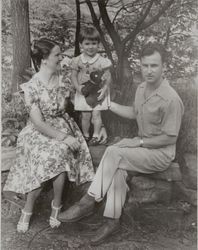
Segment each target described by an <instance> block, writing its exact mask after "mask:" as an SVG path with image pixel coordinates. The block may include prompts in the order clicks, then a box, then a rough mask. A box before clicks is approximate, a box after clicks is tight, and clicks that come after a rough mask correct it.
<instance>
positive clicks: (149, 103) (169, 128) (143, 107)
mask: <svg viewBox="0 0 198 250" xmlns="http://www.w3.org/2000/svg"><path fill="white" fill-rule="evenodd" d="M145 88H146V82H143V83H142V84H140V85H139V86H138V88H137V91H136V96H135V114H136V119H137V123H138V128H139V131H138V135H139V136H140V137H153V136H159V135H163V134H166V135H170V136H178V133H179V129H180V125H181V119H182V115H183V113H184V106H183V103H182V100H181V98H180V97H179V95H178V94H177V93H176V91H175V90H174V89H173V88H172V87H171V86H170V85H169V83H168V81H167V80H166V79H164V80H163V81H162V83H161V84H160V86H159V87H158V88H157V89H156V90H155V91H154V92H153V93H152V94H151V95H150V96H149V97H148V98H145V95H144V94H145ZM171 146H174V147H171V148H172V149H173V150H174V151H175V145H171ZM168 147H169V146H168ZM171 151H172V150H171Z"/></svg>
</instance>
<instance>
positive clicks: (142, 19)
mask: <svg viewBox="0 0 198 250" xmlns="http://www.w3.org/2000/svg"><path fill="white" fill-rule="evenodd" d="M154 1H155V0H151V1H150V2H149V4H148V7H147V8H146V10H145V12H144V14H143V15H142V17H141V18H140V20H139V21H138V22H137V24H136V27H135V28H134V30H133V31H132V32H131V33H130V34H129V35H128V36H126V37H125V39H124V40H123V41H122V42H123V44H126V43H127V42H128V41H129V40H131V39H132V38H133V37H134V36H135V35H136V34H138V33H139V30H140V27H141V25H142V23H143V22H144V20H145V19H146V17H147V16H148V14H149V12H150V10H151V7H152V5H153V2H154Z"/></svg>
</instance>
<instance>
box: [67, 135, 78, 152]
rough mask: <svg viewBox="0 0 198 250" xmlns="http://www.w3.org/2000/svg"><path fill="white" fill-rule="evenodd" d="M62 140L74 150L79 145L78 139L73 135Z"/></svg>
mask: <svg viewBox="0 0 198 250" xmlns="http://www.w3.org/2000/svg"><path fill="white" fill-rule="evenodd" d="M64 142H65V143H66V144H67V145H68V146H69V147H70V148H71V150H72V151H76V150H78V149H79V147H80V143H79V142H78V140H77V139H76V138H75V137H73V136H68V137H67V138H66V139H65V140H64Z"/></svg>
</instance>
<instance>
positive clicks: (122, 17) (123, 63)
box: [2, 0, 198, 156]
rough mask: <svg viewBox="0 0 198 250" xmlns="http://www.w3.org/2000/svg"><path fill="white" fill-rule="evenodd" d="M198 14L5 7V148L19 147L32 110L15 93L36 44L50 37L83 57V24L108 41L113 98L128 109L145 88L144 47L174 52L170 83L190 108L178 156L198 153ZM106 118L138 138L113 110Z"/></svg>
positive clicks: (115, 130)
mask: <svg viewBox="0 0 198 250" xmlns="http://www.w3.org/2000/svg"><path fill="white" fill-rule="evenodd" d="M196 10H197V1H196V0H70V1H66V0H42V1H40V0H17V1H10V0H3V1H2V119H3V121H5V122H3V136H4V140H3V145H4V146H9V145H11V146H12V145H15V144H16V138H17V133H18V131H20V129H21V128H22V127H23V126H24V124H25V119H26V115H25V110H24V108H23V106H22V105H21V99H20V98H19V96H18V95H17V94H14V93H15V92H16V91H17V90H18V89H19V85H20V84H21V83H22V82H24V81H25V78H24V74H25V70H26V69H28V68H29V67H30V65H31V61H30V48H31V41H33V40H34V39H38V38H40V37H43V36H44V37H48V38H51V39H54V40H56V41H57V42H59V43H60V45H61V48H62V50H63V51H65V53H66V54H67V55H68V56H70V57H72V56H76V55H78V54H79V53H80V48H79V32H80V29H81V27H82V25H84V24H93V25H94V26H95V27H96V28H97V30H98V31H99V33H100V37H101V44H102V46H101V49H100V53H102V54H104V55H106V56H108V58H109V59H110V60H111V61H112V63H113V69H112V77H113V83H112V87H111V92H112V93H113V94H112V97H113V98H114V99H115V100H116V101H117V102H119V103H122V104H127V105H128V104H131V103H132V102H133V98H134V94H135V89H136V87H137V85H138V84H139V83H140V82H141V75H140V65H139V56H138V54H139V51H140V49H141V47H142V45H143V44H145V43H146V42H148V41H155V40H156V41H159V42H161V43H162V44H164V46H165V47H166V50H167V51H168V61H167V69H166V73H165V76H166V77H167V78H168V79H169V81H170V83H171V84H172V85H173V87H174V88H175V89H176V90H177V91H178V93H179V95H180V96H181V98H182V100H183V102H184V105H185V109H186V112H185V116H184V119H183V123H182V129H181V132H180V137H179V141H178V152H180V155H181V156H182V155H183V153H185V152H190V153H196V123H197V121H196V117H197V115H196V114H197V111H196V108H197V103H196V94H197V93H196V91H197V85H196V82H195V79H196V75H197V68H198V67H197V65H198V64H197V55H198V53H197V44H198V35H197V30H198V27H197V23H196V21H197V20H196V18H197V11H196ZM10 118H11V119H13V120H12V122H13V123H12V122H11V120H10ZM103 119H104V123H105V125H106V127H107V131H108V134H109V135H113V136H116V135H119V136H133V135H135V133H136V123H135V122H131V121H127V120H124V119H120V118H119V117H118V116H115V115H114V114H112V113H111V112H108V111H107V112H104V113H103ZM8 120H9V121H8ZM107 121H108V122H107ZM13 124H14V125H13Z"/></svg>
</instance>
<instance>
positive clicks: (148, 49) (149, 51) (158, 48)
mask: <svg viewBox="0 0 198 250" xmlns="http://www.w3.org/2000/svg"><path fill="white" fill-rule="evenodd" d="M155 52H158V53H159V54H160V56H161V59H162V63H164V62H165V61H166V51H165V49H164V47H163V46H162V45H161V44H160V43H157V42H149V43H147V44H146V45H144V47H143V48H142V51H141V53H140V60H141V59H142V58H143V57H145V56H150V55H153V54H154V53H155Z"/></svg>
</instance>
